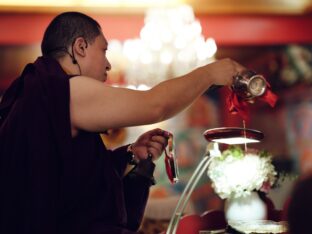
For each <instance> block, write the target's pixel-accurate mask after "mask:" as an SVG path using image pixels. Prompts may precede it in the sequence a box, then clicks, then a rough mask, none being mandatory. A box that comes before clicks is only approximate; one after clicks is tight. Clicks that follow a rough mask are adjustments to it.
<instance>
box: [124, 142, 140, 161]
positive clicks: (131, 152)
mask: <svg viewBox="0 0 312 234" xmlns="http://www.w3.org/2000/svg"><path fill="white" fill-rule="evenodd" d="M127 153H128V157H129V158H128V164H130V165H138V163H139V162H140V161H139V160H138V159H137V158H136V157H135V155H134V153H133V151H132V144H130V145H129V146H128V148H127Z"/></svg>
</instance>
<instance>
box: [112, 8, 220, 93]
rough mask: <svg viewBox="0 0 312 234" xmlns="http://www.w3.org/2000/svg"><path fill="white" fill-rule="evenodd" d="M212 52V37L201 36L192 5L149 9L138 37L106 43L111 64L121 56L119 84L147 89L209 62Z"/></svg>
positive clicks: (213, 51) (215, 47)
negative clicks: (122, 82)
mask: <svg viewBox="0 0 312 234" xmlns="http://www.w3.org/2000/svg"><path fill="white" fill-rule="evenodd" d="M110 44H111V45H110ZM117 44H118V45H117ZM216 51H217V46H216V43H215V41H214V39H213V38H207V39H205V38H204V36H203V35H202V27H201V25H200V22H199V20H198V19H196V17H195V14H194V11H193V9H192V7H191V6H189V5H179V6H176V7H166V8H161V7H158V8H150V9H149V10H148V11H147V12H146V15H145V19H144V26H143V28H142V29H141V32H140V36H139V38H133V39H128V40H126V41H124V42H123V43H122V44H121V43H116V41H113V42H112V43H111V42H109V49H108V52H109V53H108V58H109V60H110V61H111V63H112V65H113V66H112V67H114V66H115V64H117V66H118V64H120V60H121V59H120V58H121V57H123V59H122V61H124V62H125V64H126V66H124V70H123V75H124V84H123V85H125V86H126V87H128V88H132V87H135V88H136V89H137V88H138V87H139V86H140V85H142V84H144V85H146V86H148V87H150V88H151V87H153V86H155V85H157V84H158V83H160V82H162V81H164V80H168V79H171V78H173V77H177V76H181V75H184V74H186V73H188V72H190V71H191V70H193V69H195V68H196V67H199V66H202V65H205V64H207V63H210V62H213V61H214V60H215V58H214V55H215V53H216ZM116 54H120V56H116ZM117 59H118V60H117Z"/></svg>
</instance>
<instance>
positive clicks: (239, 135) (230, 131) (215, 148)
mask: <svg viewBox="0 0 312 234" xmlns="http://www.w3.org/2000/svg"><path fill="white" fill-rule="evenodd" d="M204 137H205V139H206V140H207V141H208V142H209V143H208V146H207V151H206V153H205V155H204V157H203V159H202V161H201V162H200V163H199V164H198V166H197V167H196V169H195V171H194V173H193V175H192V176H191V178H190V180H189V181H188V183H187V185H186V186H185V188H184V190H183V193H182V195H181V197H180V199H179V202H178V204H177V206H176V208H175V211H174V213H173V215H172V217H171V220H170V223H169V226H168V229H167V231H166V234H175V233H176V231H177V228H178V224H179V221H180V218H181V217H182V215H183V211H184V209H185V207H186V205H187V203H188V201H189V199H190V197H191V194H192V192H193V191H194V189H195V187H196V185H197V184H198V182H199V180H200V178H201V177H202V175H203V174H204V172H205V171H206V170H207V168H208V166H209V164H210V162H211V159H212V158H214V157H218V156H221V152H220V150H219V145H218V144H219V143H224V144H247V143H253V142H259V141H260V140H261V139H263V137H264V135H263V133H262V132H260V131H257V130H254V129H246V128H227V127H224V128H214V129H209V130H206V131H205V132H204Z"/></svg>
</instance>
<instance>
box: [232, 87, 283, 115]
mask: <svg viewBox="0 0 312 234" xmlns="http://www.w3.org/2000/svg"><path fill="white" fill-rule="evenodd" d="M266 84H267V87H266V91H265V92H264V94H263V95H262V96H260V97H257V99H258V100H260V101H263V102H266V103H268V104H269V105H270V106H271V107H274V106H275V104H276V101H277V99H278V97H277V95H276V94H274V93H273V92H272V91H271V85H270V84H269V83H268V82H266ZM226 102H227V106H228V108H229V112H230V113H231V114H239V115H240V116H241V117H242V118H243V119H244V120H246V121H248V120H249V109H248V104H249V102H248V100H244V99H243V98H241V97H239V96H237V95H236V93H235V92H234V91H233V90H232V92H231V93H230V95H229V96H228V97H227V100H226Z"/></svg>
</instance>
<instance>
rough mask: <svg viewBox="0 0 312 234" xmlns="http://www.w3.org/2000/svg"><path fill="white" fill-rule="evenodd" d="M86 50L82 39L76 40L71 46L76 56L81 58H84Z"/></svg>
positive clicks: (84, 41) (86, 46) (85, 42)
mask: <svg viewBox="0 0 312 234" xmlns="http://www.w3.org/2000/svg"><path fill="white" fill-rule="evenodd" d="M87 48H88V43H87V41H86V40H85V39H84V38H83V37H78V38H76V40H75V42H74V44H73V50H74V52H75V54H76V55H79V56H81V57H85V56H86V49H87Z"/></svg>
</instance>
